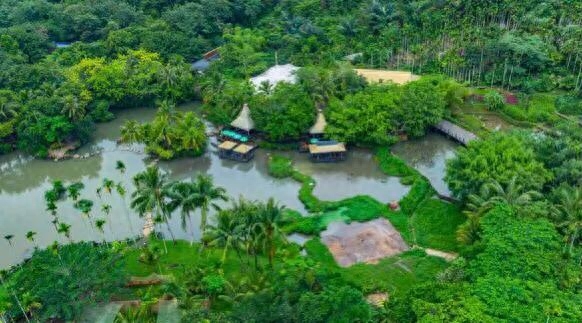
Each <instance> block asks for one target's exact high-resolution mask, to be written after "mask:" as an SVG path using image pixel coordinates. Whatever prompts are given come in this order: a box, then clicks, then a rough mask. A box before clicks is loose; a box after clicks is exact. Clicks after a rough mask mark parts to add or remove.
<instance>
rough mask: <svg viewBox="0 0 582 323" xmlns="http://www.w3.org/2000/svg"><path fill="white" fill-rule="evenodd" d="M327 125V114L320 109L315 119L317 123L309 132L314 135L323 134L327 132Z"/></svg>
mask: <svg viewBox="0 0 582 323" xmlns="http://www.w3.org/2000/svg"><path fill="white" fill-rule="evenodd" d="M326 126H327V121H325V116H324V115H323V112H322V111H321V110H319V112H317V119H316V120H315V124H314V125H313V127H311V129H309V133H310V134H312V135H322V134H324V133H325V127H326Z"/></svg>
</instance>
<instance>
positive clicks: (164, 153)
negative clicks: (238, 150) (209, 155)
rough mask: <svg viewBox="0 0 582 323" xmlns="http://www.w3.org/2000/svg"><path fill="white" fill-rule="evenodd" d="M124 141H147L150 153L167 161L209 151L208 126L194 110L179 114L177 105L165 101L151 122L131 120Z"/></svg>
mask: <svg viewBox="0 0 582 323" xmlns="http://www.w3.org/2000/svg"><path fill="white" fill-rule="evenodd" d="M121 141H122V142H125V143H134V142H140V143H144V144H145V145H146V151H147V152H148V153H150V154H152V155H155V156H158V157H160V158H161V159H166V160H168V159H172V158H176V157H181V156H200V155H201V154H202V153H203V152H204V151H205V150H206V142H207V137H206V126H205V125H204V123H203V122H202V120H201V119H200V118H199V117H198V116H196V115H195V114H194V112H186V113H178V112H176V111H175V107H174V105H173V104H171V103H168V102H162V103H161V105H160V107H159V109H158V112H157V113H156V116H155V117H154V120H152V121H151V122H149V123H144V124H138V123H137V122H136V121H134V120H131V121H127V122H126V123H125V125H124V126H123V127H122V129H121Z"/></svg>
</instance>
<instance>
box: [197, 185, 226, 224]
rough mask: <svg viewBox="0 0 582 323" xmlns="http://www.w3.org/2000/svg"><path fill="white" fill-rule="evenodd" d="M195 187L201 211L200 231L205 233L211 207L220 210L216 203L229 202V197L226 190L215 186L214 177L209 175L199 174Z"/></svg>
mask: <svg viewBox="0 0 582 323" xmlns="http://www.w3.org/2000/svg"><path fill="white" fill-rule="evenodd" d="M193 185H194V192H195V194H196V195H197V196H196V200H197V201H198V207H199V208H200V211H201V212H200V213H201V218H200V231H201V232H202V233H204V230H206V223H207V219H208V211H209V210H210V207H211V206H212V207H213V208H214V209H215V210H220V207H219V206H218V205H217V204H215V203H214V201H216V200H222V201H228V197H227V196H226V190H225V189H224V188H222V187H215V186H214V183H213V180H212V177H211V176H209V175H202V174H198V176H197V177H196V181H194V183H193Z"/></svg>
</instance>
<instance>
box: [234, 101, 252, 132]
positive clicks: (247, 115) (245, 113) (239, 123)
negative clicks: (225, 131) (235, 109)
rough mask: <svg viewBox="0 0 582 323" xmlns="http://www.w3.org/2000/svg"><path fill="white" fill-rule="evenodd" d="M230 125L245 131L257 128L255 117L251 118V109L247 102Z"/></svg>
mask: <svg viewBox="0 0 582 323" xmlns="http://www.w3.org/2000/svg"><path fill="white" fill-rule="evenodd" d="M230 125H231V126H233V127H235V128H239V129H241V130H245V131H251V130H253V129H254V128H255V123H254V122H253V119H251V110H249V106H248V104H246V103H245V104H244V105H243V108H242V110H240V113H239V114H238V117H236V119H234V121H233V122H231V123H230Z"/></svg>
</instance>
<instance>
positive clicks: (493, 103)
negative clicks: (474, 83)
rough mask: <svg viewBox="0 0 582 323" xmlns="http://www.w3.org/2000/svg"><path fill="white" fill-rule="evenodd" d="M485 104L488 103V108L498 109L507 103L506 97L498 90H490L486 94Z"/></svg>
mask: <svg viewBox="0 0 582 323" xmlns="http://www.w3.org/2000/svg"><path fill="white" fill-rule="evenodd" d="M484 99H485V104H486V105H487V109H489V110H491V111H498V110H501V109H502V108H503V106H504V105H505V103H504V101H505V100H504V98H503V96H502V95H501V94H499V93H498V92H497V91H490V92H487V94H485V97H484Z"/></svg>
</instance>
